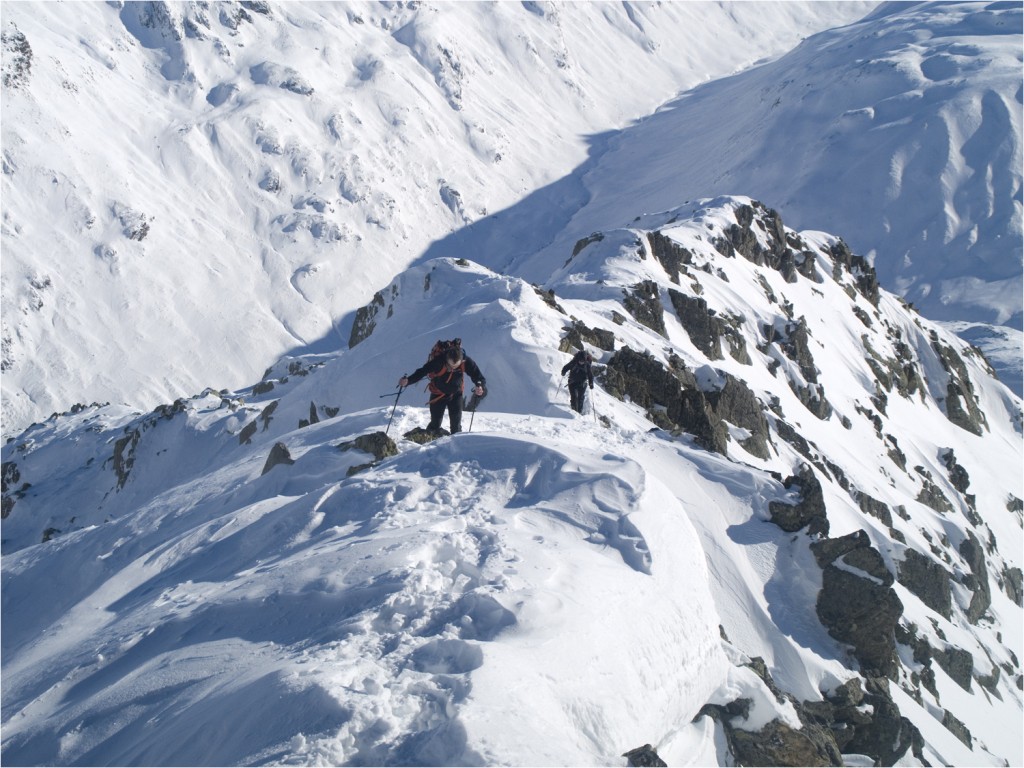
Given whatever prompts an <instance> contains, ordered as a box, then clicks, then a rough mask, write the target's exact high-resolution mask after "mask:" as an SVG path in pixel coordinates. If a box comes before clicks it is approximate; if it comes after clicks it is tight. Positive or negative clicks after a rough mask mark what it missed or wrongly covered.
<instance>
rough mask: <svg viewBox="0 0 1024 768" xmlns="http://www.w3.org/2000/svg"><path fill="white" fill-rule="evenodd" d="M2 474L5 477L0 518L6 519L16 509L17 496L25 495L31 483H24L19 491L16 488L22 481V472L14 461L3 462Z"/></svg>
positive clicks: (0, 503) (0, 473)
mask: <svg viewBox="0 0 1024 768" xmlns="http://www.w3.org/2000/svg"><path fill="white" fill-rule="evenodd" d="M0 476H2V478H3V485H2V493H3V501H2V502H0V520H6V519H7V518H8V517H10V515H11V512H12V511H13V510H14V505H15V503H16V501H17V498H20V497H21V496H22V495H24V492H25V490H27V489H28V488H29V483H25V484H24V485H22V486H21V489H20V490H18V491H16V490H15V489H14V487H15V486H16V485H17V484H18V483H20V482H21V472H20V471H19V470H18V465H17V463H16V462H14V461H5V462H4V463H3V465H2V469H0Z"/></svg>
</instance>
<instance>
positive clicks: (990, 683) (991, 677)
mask: <svg viewBox="0 0 1024 768" xmlns="http://www.w3.org/2000/svg"><path fill="white" fill-rule="evenodd" d="M1010 669H1013V667H1010ZM1001 674H1002V670H1000V668H999V667H997V666H994V665H993V667H992V671H991V672H990V673H989V674H987V675H975V676H974V679H975V680H977V681H978V685H980V686H981V687H982V688H984V689H985V690H986V691H988V692H989V693H990V694H992V695H993V696H995V697H996V698H997V699H999V700H1000V701H1001V700H1002V698H1003V695H1002V694H1001V693H1000V692H999V678H1000V677H1001Z"/></svg>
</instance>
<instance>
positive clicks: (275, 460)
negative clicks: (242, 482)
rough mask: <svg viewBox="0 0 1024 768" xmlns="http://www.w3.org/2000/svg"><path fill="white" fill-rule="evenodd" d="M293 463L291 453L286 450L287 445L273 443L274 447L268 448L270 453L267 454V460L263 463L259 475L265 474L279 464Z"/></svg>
mask: <svg viewBox="0 0 1024 768" xmlns="http://www.w3.org/2000/svg"><path fill="white" fill-rule="evenodd" d="M294 463H295V459H293V458H292V455H291V454H290V453H289V452H288V446H287V445H285V444H284V443H274V447H273V448H271V449H270V455H269V456H267V461H266V463H265V464H264V465H263V471H262V472H260V475H265V474H267V472H269V471H270V470H272V469H273V468H274V467H276V466H278V465H279V464H285V465H288V464H294Z"/></svg>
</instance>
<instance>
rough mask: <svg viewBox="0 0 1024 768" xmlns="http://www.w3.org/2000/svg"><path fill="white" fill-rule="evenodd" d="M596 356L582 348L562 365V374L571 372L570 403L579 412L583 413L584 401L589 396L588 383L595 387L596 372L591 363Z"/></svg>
mask: <svg viewBox="0 0 1024 768" xmlns="http://www.w3.org/2000/svg"><path fill="white" fill-rule="evenodd" d="M592 362H594V358H592V357H591V356H590V354H589V353H587V352H584V351H583V350H582V349H581V350H580V351H579V352H577V353H576V356H575V357H574V358H573V359H572V360H570V361H569V362H568V363H566V364H565V365H564V366H562V375H563V376H565V374H566V373H568V374H569V404H570V405H571V406H572V409H573V410H574V411H576V412H577V413H583V403H584V401H585V400H586V398H587V385H588V384H589V385H590V388H591V389H593V388H594V372H593V371H592V370H591V369H590V364H591V363H592Z"/></svg>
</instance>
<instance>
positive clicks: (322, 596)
mask: <svg viewBox="0 0 1024 768" xmlns="http://www.w3.org/2000/svg"><path fill="white" fill-rule="evenodd" d="M562 263H564V266H563V267H561V269H560V270H558V271H557V272H555V273H554V274H553V276H552V279H551V281H550V282H548V283H546V284H544V285H536V286H535V285H531V284H529V283H527V282H525V281H523V280H521V279H518V278H515V277H510V276H507V275H501V274H497V273H495V272H492V271H491V270H489V269H487V268H486V267H484V266H481V265H479V264H476V263H474V262H472V261H469V260H468V259H445V258H442V259H436V260H433V261H430V262H428V263H425V264H423V265H420V266H417V267H414V268H412V269H410V270H407V271H406V272H404V273H402V274H401V275H399V276H398V277H397V278H396V279H395V280H394V282H393V283H392V284H391V285H389V286H388V287H387V288H386V289H384V290H382V291H381V292H380V294H379V296H378V297H376V298H375V299H374V300H373V301H372V302H371V303H370V304H369V305H368V306H367V308H366V309H365V311H363V312H362V313H361V318H362V320H361V322H360V323H359V332H358V333H356V334H354V335H353V337H352V339H351V346H350V347H349V348H348V349H345V350H342V351H336V352H333V353H329V354H320V355H305V356H301V357H289V358H284V359H282V360H281V361H280V362H279V363H278V364H276V365H274V366H272V367H271V368H270V369H269V370H268V371H267V372H266V374H265V376H264V378H263V380H262V381H261V382H259V383H258V384H256V385H254V386H252V387H249V388H247V389H245V390H240V391H236V392H230V391H223V392H217V391H214V390H207V391H206V392H204V393H203V394H201V395H200V396H197V397H195V398H190V399H183V400H181V401H179V402H178V403H176V404H174V405H173V406H166V407H164V408H161V409H157V410H156V411H154V412H152V413H149V414H145V415H141V416H140V415H138V414H130V413H127V412H126V411H125V410H124V409H120V408H114V407H110V406H97V407H89V408H84V409H80V410H79V412H77V413H72V414H68V415H66V416H61V417H56V418H54V419H51V420H50V421H49V422H47V423H45V424H41V425H36V426H34V427H33V428H31V429H29V430H26V431H25V432H24V433H22V434H21V435H20V436H19V437H18V438H16V439H15V440H13V441H11V442H9V443H8V445H5V446H4V447H3V468H4V469H3V473H4V499H5V501H4V509H5V512H6V517H5V518H4V521H3V552H4V554H3V579H4V589H3V594H2V599H3V618H4V620H5V621H4V627H5V629H4V633H3V664H4V676H5V686H4V691H3V718H4V719H3V724H4V740H3V744H2V747H0V749H2V751H3V756H4V759H5V760H8V759H9V760H12V761H16V762H32V763H41V762H54V763H72V762H121V763H124V762H129V763H134V762H147V763H153V764H168V763H171V762H178V761H189V762H209V761H216V762H223V763H238V762H259V763H289V764H308V763H309V762H316V761H321V762H328V763H331V764H341V763H347V762H372V763H391V762H413V761H419V762H429V763H432V764H464V763H467V762H476V763H480V762H485V763H488V764H491V763H493V764H553V763H558V764H610V763H614V762H616V761H619V762H620V763H621V762H623V761H624V760H625V758H623V757H622V755H623V753H625V752H627V751H629V750H631V749H633V748H636V747H639V746H641V745H643V744H650V745H652V747H653V748H654V749H656V751H657V753H658V754H659V755H661V756H662V757H663V758H664V759H665V760H666V761H667V762H669V763H670V764H688V763H691V764H692V763H696V764H718V765H722V764H733V763H736V762H745V763H749V764H771V763H776V764H777V763H789V764H792V763H800V764H804V763H806V762H813V761H820V762H823V763H833V764H838V763H840V762H846V763H861V762H864V761H879V762H883V763H890V764H891V763H895V762H902V763H906V764H922V765H923V764H924V763H925V762H928V763H930V764H936V763H942V764H979V763H980V764H986V765H989V764H991V765H997V764H1001V763H1002V762H1003V761H1006V760H1008V761H1010V762H1011V763H1012V762H1014V761H1015V760H1018V758H1020V757H1021V755H1020V754H1019V749H1020V747H1019V740H1018V739H1016V738H1015V737H1016V735H1017V731H1015V730H1014V729H1015V728H1016V727H1017V724H1018V723H1019V721H1020V713H1021V711H1022V701H1021V696H1020V693H1019V687H1018V685H1019V682H1020V680H1021V679H1022V678H1021V670H1020V661H1019V659H1020V657H1019V656H1018V654H1017V651H1015V649H1016V648H1018V647H1019V645H1020V642H1021V639H1022V636H1024V632H1022V628H1021V622H1020V615H1021V612H1020V603H1021V587H1020V583H1021V582H1020V576H1019V574H1020V569H1021V565H1022V563H1021V557H1020V553H1019V552H1015V551H1014V549H1013V547H1012V546H1007V544H1006V542H1011V543H1012V542H1014V541H1016V540H1018V538H1019V535H1020V530H1021V524H1022V511H1024V510H1022V509H1021V502H1020V496H1019V495H1017V494H1018V493H1019V488H1018V487H1017V484H1018V483H1017V482H1016V480H1015V478H1016V477H1018V475H1016V474H1015V472H1016V471H1017V469H1018V468H1019V466H1020V462H1021V459H1022V451H1021V401H1020V399H1019V398H1017V397H1016V396H1015V395H1013V394H1012V393H1011V392H1009V390H1008V389H1007V388H1006V387H1005V386H1004V385H1002V384H1001V383H999V382H998V380H996V379H995V378H994V377H993V376H992V374H991V372H990V370H989V368H988V366H987V365H986V364H985V361H984V359H983V357H982V356H981V355H978V354H976V353H974V352H973V351H972V350H971V348H970V347H969V346H968V345H967V344H966V343H964V342H963V341H962V340H959V339H957V338H956V337H954V336H952V335H951V334H949V333H948V332H946V331H944V330H943V329H942V328H941V327H939V326H937V325H935V324H933V323H930V322H929V321H927V320H925V319H923V318H920V317H919V316H917V315H915V314H914V313H913V312H911V311H910V310H909V309H908V308H907V307H906V306H905V304H904V303H903V302H901V301H899V300H898V299H897V298H896V297H894V296H892V295H891V294H889V293H888V292H886V291H885V290H884V289H881V288H879V287H878V286H877V284H876V283H875V282H874V280H873V271H872V269H871V268H870V266H869V265H867V264H866V262H865V261H864V260H862V259H860V258H859V257H857V256H856V255H855V254H853V253H851V252H850V251H849V249H847V248H845V247H844V246H843V244H842V241H841V240H839V239H838V238H836V237H834V236H832V235H828V234H825V233H820V232H799V233H798V232H794V231H793V230H790V229H788V228H787V227H785V225H784V224H783V222H782V219H781V217H780V215H779V214H778V213H777V212H775V211H772V210H770V209H768V208H767V207H765V206H763V205H761V204H760V203H758V202H756V201H754V200H751V199H749V198H740V197H736V198H718V199H714V200H703V201H696V202H693V203H688V204H686V205H684V206H681V207H679V208H678V209H674V210H672V211H666V212H664V213H660V214H651V215H648V216H644V217H641V218H640V219H637V220H635V221H632V222H631V223H630V226H629V228H627V229H615V230H605V231H601V232H597V233H594V234H593V235H592V236H590V237H588V238H585V239H584V241H581V244H580V246H579V248H578V249H576V252H575V254H574V255H573V256H572V258H571V259H569V260H568V262H567V263H565V262H564V260H563V262H560V264H562ZM453 335H458V336H460V337H461V338H462V339H463V345H464V347H465V349H466V351H467V353H468V354H469V355H470V356H472V357H473V358H474V360H476V361H477V363H478V364H479V366H480V368H481V369H482V371H483V372H484V374H485V376H486V377H487V381H488V389H489V395H488V398H487V399H486V400H485V401H484V403H485V405H484V407H483V409H482V410H481V411H480V412H478V413H477V414H476V415H475V419H474V426H473V432H472V433H469V434H462V435H455V436H451V437H445V438H442V439H440V440H437V441H434V442H432V443H429V444H427V445H424V446H422V447H420V446H416V445H415V444H414V443H412V442H410V441H409V440H406V439H404V437H403V436H405V435H407V434H412V432H411V431H412V430H413V428H415V427H422V426H424V424H425V422H426V418H427V417H426V409H425V408H424V405H425V402H426V399H427V395H426V393H421V392H419V391H418V390H417V388H412V389H411V390H409V391H408V392H407V393H406V394H403V396H402V399H401V400H400V402H399V403H398V404H397V406H395V407H394V420H393V422H392V424H391V427H390V429H389V435H388V437H390V438H393V445H392V446H388V443H387V441H386V440H384V439H381V438H382V437H383V436H381V435H380V433H381V432H383V430H384V428H385V425H387V424H388V420H389V415H390V413H391V409H392V407H393V406H392V403H391V402H389V401H388V400H385V401H382V400H381V398H380V395H381V394H384V393H390V392H393V391H394V389H393V387H394V384H395V382H396V380H397V379H398V378H399V377H400V376H401V375H402V374H403V373H408V372H410V371H411V370H413V369H414V368H416V367H418V366H419V365H421V364H422V363H423V361H424V359H425V356H426V353H427V351H428V350H429V348H430V346H431V345H432V344H433V342H434V341H435V340H436V339H437V338H447V337H451V336H453ZM580 348H583V349H586V350H588V351H590V352H591V353H592V354H593V355H594V357H595V359H596V360H597V361H598V362H597V365H596V368H597V382H598V383H597V386H596V387H595V389H594V390H593V391H592V392H590V393H589V395H588V410H587V411H586V412H585V413H584V414H580V415H576V414H573V413H572V412H571V411H570V410H569V409H568V405H567V403H566V399H567V398H566V395H565V393H564V391H559V377H558V372H559V371H560V369H561V366H562V365H563V364H564V363H565V361H566V360H567V359H568V358H569V356H570V354H571V353H572V352H573V351H575V350H576V349H580ZM364 438H365V439H366V440H365V441H363V439H364ZM370 445H374V446H376V447H379V448H380V449H381V450H380V453H369V452H368V450H369V448H368V446H370ZM353 446H355V447H353ZM359 446H367V447H364V448H360V447H359ZM389 453H390V454H392V455H390V456H389V455H388V454H389ZM274 454H277V456H278V457H279V458H282V457H284V458H285V460H284V461H282V462H281V463H278V464H276V465H273V466H272V465H271V462H269V461H268V457H270V456H272V455H274ZM41 539H49V540H48V541H41ZM55 584H56V585H59V588H54V587H53V586H51V585H55ZM270 698H272V699H273V700H275V701H277V700H280V701H283V702H285V703H284V704H283V705H282V707H283V708H274V709H273V711H271V709H270V708H269V707H267V708H264V707H263V706H262V705H259V706H257V707H256V708H255V709H253V710H251V716H250V717H249V718H248V719H246V720H245V721H244V722H243V721H242V720H241V718H240V717H235V716H234V715H233V714H230V712H233V711H234V709H236V708H237V707H238V702H244V701H248V700H250V699H254V700H260V701H266V700H268V699H270ZM243 709H244V708H243ZM281 712H286V713H287V714H286V716H284V717H281V716H280V715H281ZM154 718H155V720H154ZM211 719H212V722H215V723H216V724H217V726H218V728H225V729H230V730H231V733H232V734H234V735H233V737H232V738H231V739H229V740H226V741H224V742H222V743H221V742H214V741H212V740H211V739H209V738H205V739H204V738H203V737H202V735H201V733H200V726H203V727H208V726H209V724H210V722H211ZM154 722H159V723H160V728H159V729H154V728H153V727H152V726H151V725H150V724H151V723H154ZM773 745H774V746H773ZM780 745H781V746H780ZM773 750H775V751H773Z"/></svg>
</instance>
